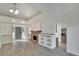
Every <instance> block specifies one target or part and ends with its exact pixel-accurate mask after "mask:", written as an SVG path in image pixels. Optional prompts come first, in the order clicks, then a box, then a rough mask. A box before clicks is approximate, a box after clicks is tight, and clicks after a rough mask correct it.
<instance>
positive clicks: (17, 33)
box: [15, 27, 22, 39]
mask: <svg viewBox="0 0 79 59" xmlns="http://www.w3.org/2000/svg"><path fill="white" fill-rule="evenodd" d="M15 38H16V39H22V28H21V27H15Z"/></svg>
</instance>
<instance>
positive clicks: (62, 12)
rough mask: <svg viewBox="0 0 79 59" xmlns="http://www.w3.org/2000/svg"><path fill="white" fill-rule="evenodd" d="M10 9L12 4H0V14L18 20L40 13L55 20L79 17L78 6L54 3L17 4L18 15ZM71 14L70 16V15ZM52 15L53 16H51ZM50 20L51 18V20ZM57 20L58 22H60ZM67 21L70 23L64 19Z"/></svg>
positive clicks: (12, 6)
mask: <svg viewBox="0 0 79 59" xmlns="http://www.w3.org/2000/svg"><path fill="white" fill-rule="evenodd" d="M10 8H14V4H13V3H0V14H1V15H5V16H10V17H17V18H20V19H25V20H28V19H31V18H34V17H35V16H37V15H40V13H44V14H46V15H45V16H46V17H48V18H51V17H53V18H56V17H57V18H56V19H57V20H58V19H59V18H60V17H62V18H63V19H61V20H62V21H64V19H66V18H68V16H69V17H71V18H73V17H72V16H74V15H75V14H76V15H77V16H78V15H79V4H56V3H17V4H16V8H17V9H18V10H19V11H20V13H19V14H18V15H14V14H12V13H10V12H9V9H10ZM70 14H71V15H70ZM52 15H53V16H52ZM51 19H52V18H51ZM61 20H59V21H61ZM66 20H67V21H71V20H68V19H66Z"/></svg>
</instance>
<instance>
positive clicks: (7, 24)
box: [0, 15, 28, 44]
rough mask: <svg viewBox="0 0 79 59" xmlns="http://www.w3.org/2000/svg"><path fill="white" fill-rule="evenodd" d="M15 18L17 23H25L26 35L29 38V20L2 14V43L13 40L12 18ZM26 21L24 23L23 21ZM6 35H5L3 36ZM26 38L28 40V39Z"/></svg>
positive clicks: (0, 19)
mask: <svg viewBox="0 0 79 59" xmlns="http://www.w3.org/2000/svg"><path fill="white" fill-rule="evenodd" d="M13 19H15V24H25V25H24V27H25V30H26V31H25V35H26V36H27V39H28V28H27V21H25V20H22V19H17V18H12V17H7V16H2V15H0V42H1V43H2V44H5V43H9V42H12V32H11V31H12V30H13V29H12V24H13V23H12V20H13ZM23 21H24V23H23ZM1 35H4V36H1ZM27 39H26V40H27Z"/></svg>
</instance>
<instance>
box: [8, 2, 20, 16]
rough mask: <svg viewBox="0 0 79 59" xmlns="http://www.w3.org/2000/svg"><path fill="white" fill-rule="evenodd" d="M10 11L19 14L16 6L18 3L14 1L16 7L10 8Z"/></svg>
mask: <svg viewBox="0 0 79 59" xmlns="http://www.w3.org/2000/svg"><path fill="white" fill-rule="evenodd" d="M9 12H11V13H13V14H15V15H18V14H19V10H18V9H17V8H16V3H14V8H11V9H9Z"/></svg>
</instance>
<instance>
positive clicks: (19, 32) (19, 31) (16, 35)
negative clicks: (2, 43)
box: [13, 24, 26, 41]
mask: <svg viewBox="0 0 79 59" xmlns="http://www.w3.org/2000/svg"><path fill="white" fill-rule="evenodd" d="M25 33H26V31H25V25H19V24H13V41H26V34H25Z"/></svg>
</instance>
